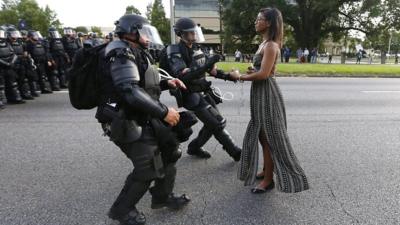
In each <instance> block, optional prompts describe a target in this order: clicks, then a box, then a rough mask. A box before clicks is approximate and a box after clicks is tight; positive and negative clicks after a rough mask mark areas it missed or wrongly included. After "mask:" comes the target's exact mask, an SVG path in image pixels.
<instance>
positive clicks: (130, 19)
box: [114, 14, 150, 34]
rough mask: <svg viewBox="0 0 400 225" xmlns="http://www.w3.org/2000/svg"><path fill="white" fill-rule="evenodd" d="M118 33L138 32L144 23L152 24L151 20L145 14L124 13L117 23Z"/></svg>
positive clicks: (116, 29) (116, 31)
mask: <svg viewBox="0 0 400 225" xmlns="http://www.w3.org/2000/svg"><path fill="white" fill-rule="evenodd" d="M114 24H115V33H116V34H128V33H136V32H137V31H138V29H141V28H142V27H143V25H145V24H150V23H149V21H148V20H147V19H146V18H144V17H143V16H139V15H136V14H129V15H124V16H122V17H121V18H119V20H117V21H116V22H115V23H114Z"/></svg>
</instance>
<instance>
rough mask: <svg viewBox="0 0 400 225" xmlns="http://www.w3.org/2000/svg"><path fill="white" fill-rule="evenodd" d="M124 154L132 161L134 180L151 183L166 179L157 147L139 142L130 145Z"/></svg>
mask: <svg viewBox="0 0 400 225" xmlns="http://www.w3.org/2000/svg"><path fill="white" fill-rule="evenodd" d="M124 152H125V153H126V154H127V156H128V157H129V158H130V159H131V160H132V163H133V167H134V169H133V172H132V177H133V178H134V179H136V180H141V181H149V180H154V179H156V178H162V177H164V165H163V162H162V159H161V154H160V153H159V152H158V146H157V145H152V144H147V143H143V142H138V143H134V144H131V145H129V149H124Z"/></svg>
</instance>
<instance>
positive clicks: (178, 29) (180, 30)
mask: <svg viewBox="0 0 400 225" xmlns="http://www.w3.org/2000/svg"><path fill="white" fill-rule="evenodd" d="M174 31H175V34H176V36H178V37H180V38H182V39H185V40H187V37H184V34H185V33H186V32H194V34H195V39H194V40H187V41H189V42H197V43H199V42H203V41H205V39H204V35H203V32H202V31H201V27H200V24H196V23H195V22H194V21H193V20H192V19H190V18H187V17H181V18H179V19H178V20H177V21H176V23H175V25H174Z"/></svg>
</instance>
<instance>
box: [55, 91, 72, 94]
mask: <svg viewBox="0 0 400 225" xmlns="http://www.w3.org/2000/svg"><path fill="white" fill-rule="evenodd" d="M53 93H56V94H57V93H62V94H64V93H69V92H68V91H67V90H61V91H53Z"/></svg>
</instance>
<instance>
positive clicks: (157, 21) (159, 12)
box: [146, 0, 171, 43]
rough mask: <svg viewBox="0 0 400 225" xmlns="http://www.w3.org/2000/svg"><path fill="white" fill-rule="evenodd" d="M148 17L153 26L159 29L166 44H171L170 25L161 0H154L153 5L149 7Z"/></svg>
mask: <svg viewBox="0 0 400 225" xmlns="http://www.w3.org/2000/svg"><path fill="white" fill-rule="evenodd" d="M146 16H147V18H148V19H149V21H150V23H151V25H153V26H154V27H156V28H157V30H158V32H159V33H160V36H161V39H162V41H163V42H164V43H171V36H170V23H169V19H167V18H166V17H165V9H164V6H163V4H162V2H161V0H154V3H153V5H148V6H147V12H146Z"/></svg>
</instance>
